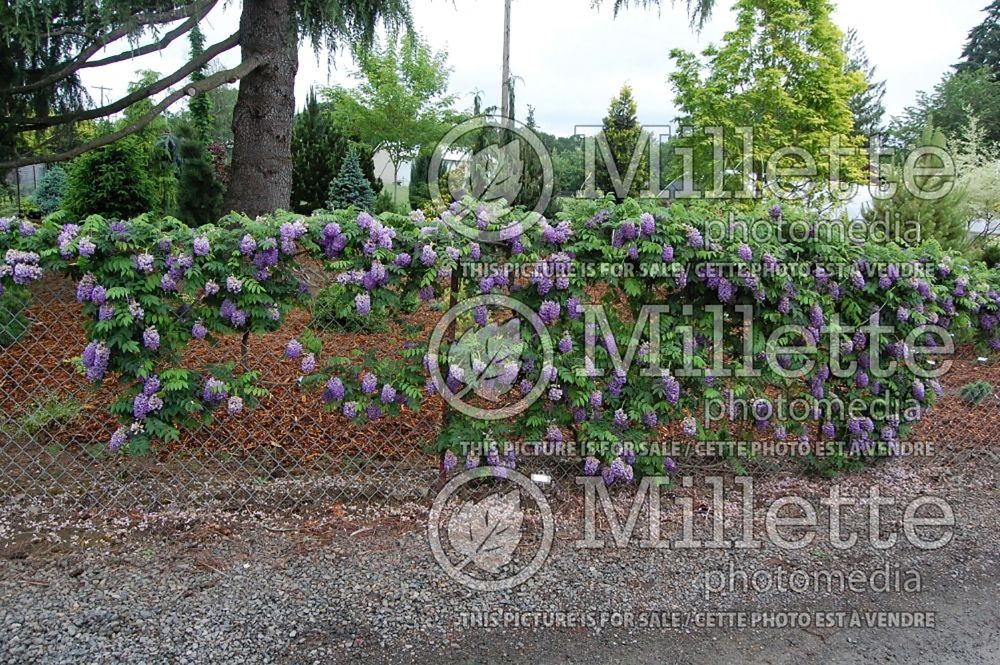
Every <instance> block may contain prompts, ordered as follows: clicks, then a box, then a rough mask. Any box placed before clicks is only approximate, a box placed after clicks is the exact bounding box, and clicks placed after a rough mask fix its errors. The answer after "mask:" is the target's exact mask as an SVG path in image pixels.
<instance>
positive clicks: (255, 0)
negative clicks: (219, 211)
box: [224, 0, 299, 217]
mask: <svg viewBox="0 0 1000 665" xmlns="http://www.w3.org/2000/svg"><path fill="white" fill-rule="evenodd" d="M240 47H241V49H242V52H243V60H244V61H246V60H247V59H248V58H250V57H253V56H259V55H264V56H266V58H267V62H265V63H264V64H263V65H262V66H260V67H258V68H257V69H255V70H254V71H253V72H251V73H250V74H249V75H247V76H246V77H245V78H243V80H242V81H240V91H239V95H238V97H237V98H236V107H235V109H234V110H233V163H232V167H231V171H230V174H231V175H230V183H229V190H228V192H227V193H226V200H225V206H224V208H225V210H227V211H229V210H235V211H236V212H241V213H244V214H246V215H249V216H251V217H255V216H257V215H263V214H266V213H270V212H274V211H275V210H277V209H279V208H282V209H286V210H287V209H288V208H289V206H290V202H291V196H292V120H293V119H294V117H295V73H296V71H297V70H298V66H299V60H298V43H297V40H296V36H295V31H294V29H293V27H292V15H291V8H290V7H289V0H243V14H242V16H241V17H240Z"/></svg>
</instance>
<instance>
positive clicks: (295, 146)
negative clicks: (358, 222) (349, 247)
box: [292, 90, 347, 213]
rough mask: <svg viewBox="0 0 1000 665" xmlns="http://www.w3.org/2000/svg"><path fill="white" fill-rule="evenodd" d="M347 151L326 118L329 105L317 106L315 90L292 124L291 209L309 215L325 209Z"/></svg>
mask: <svg viewBox="0 0 1000 665" xmlns="http://www.w3.org/2000/svg"><path fill="white" fill-rule="evenodd" d="M346 151H347V140H346V139H345V138H344V137H343V136H341V135H340V134H339V133H338V132H337V131H336V129H335V128H334V126H333V123H332V122H331V119H330V105H329V104H325V105H321V104H320V103H319V101H318V100H317V99H316V92H315V90H310V91H309V97H308V98H307V99H306V106H305V108H304V109H303V110H302V112H301V113H299V114H298V115H296V116H295V123H294V124H293V125H292V208H293V209H294V210H295V211H296V212H301V213H311V212H312V211H313V210H318V209H320V208H323V207H325V206H326V201H327V196H328V194H329V190H330V183H331V182H333V179H334V175H335V174H336V173H337V168H338V167H339V166H340V163H341V161H342V160H343V157H344V153H345V152H346Z"/></svg>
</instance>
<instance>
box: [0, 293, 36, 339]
mask: <svg viewBox="0 0 1000 665" xmlns="http://www.w3.org/2000/svg"><path fill="white" fill-rule="evenodd" d="M30 304H31V299H30V298H29V297H28V295H27V294H26V293H24V292H22V291H15V290H9V291H7V292H6V293H3V294H0V347H2V348H7V347H10V346H13V345H14V344H15V343H17V341H18V340H19V339H21V338H22V337H23V336H24V334H25V333H26V332H28V331H29V330H30V329H31V320H30V319H29V318H28V317H27V315H26V310H27V309H28V305H30Z"/></svg>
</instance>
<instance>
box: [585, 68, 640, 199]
mask: <svg viewBox="0 0 1000 665" xmlns="http://www.w3.org/2000/svg"><path fill="white" fill-rule="evenodd" d="M603 125H604V126H603V129H602V132H603V133H604V138H605V139H606V140H607V147H608V150H609V151H610V153H611V154H610V155H609V156H608V158H610V159H611V160H614V164H615V166H616V167H617V169H618V178H617V180H618V183H619V186H620V187H624V186H625V185H626V184H627V174H628V172H629V167H630V165H631V162H632V158H633V156H634V155H635V153H636V149H637V147H638V149H639V151H640V154H641V158H640V160H639V161H638V164H637V165H636V169H635V174H634V177H633V179H632V183H631V186H630V187H629V190H628V191H627V192H618V191H616V189H615V182H614V180H612V178H611V175H612V173H611V169H610V168H605V167H604V166H603V165H602V163H601V162H600V160H599V161H598V166H597V187H598V188H599V189H601V190H603V191H604V192H605V193H607V194H614V195H615V198H617V199H618V200H622V199H624V198H625V197H626V196H633V197H634V196H638V194H639V192H640V191H641V190H642V188H643V187H644V186H645V185H646V183H647V182H648V181H649V155H648V153H647V151H646V150H645V137H644V135H643V131H642V126H641V125H640V124H639V118H638V115H637V109H636V103H635V99H634V98H633V97H632V86H630V85H628V84H625V85H623V86H622V89H621V92H619V93H618V96H617V97H615V98H614V99H612V100H611V106H610V107H609V108H608V114H607V115H606V116H605V117H604V123H603Z"/></svg>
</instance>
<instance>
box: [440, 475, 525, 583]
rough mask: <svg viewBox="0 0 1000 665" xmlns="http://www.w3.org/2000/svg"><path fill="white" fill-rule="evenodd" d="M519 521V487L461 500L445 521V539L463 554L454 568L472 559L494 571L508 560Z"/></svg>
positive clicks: (518, 537) (518, 533) (515, 542)
mask: <svg viewBox="0 0 1000 665" xmlns="http://www.w3.org/2000/svg"><path fill="white" fill-rule="evenodd" d="M523 521H524V512H523V511H522V510H521V493H520V490H516V489H515V490H512V491H510V492H508V493H507V494H500V493H497V494H491V495H489V496H488V497H486V498H485V499H483V500H482V501H480V502H478V503H476V502H474V501H466V502H465V503H463V504H462V506H461V507H460V508H459V509H458V510H457V511H456V512H455V513H454V514H453V515H452V516H451V519H450V520H449V521H448V539H449V540H450V541H451V544H452V546H453V547H454V548H455V550H456V551H457V552H458V553H459V554H461V555H462V557H463V559H462V562H461V563H459V565H458V566H457V567H458V569H459V570H462V569H463V568H465V567H466V566H468V565H469V564H470V563H472V564H475V565H476V567H477V568H479V569H480V570H482V571H484V572H487V573H494V574H495V573H496V572H497V571H499V570H500V569H501V568H502V567H503V566H505V565H507V564H508V563H510V561H511V559H513V558H514V550H516V549H517V546H518V544H520V542H521V523H522V522H523Z"/></svg>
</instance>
